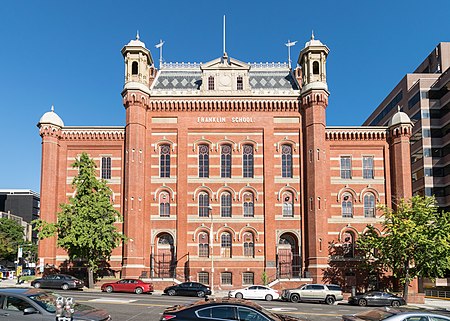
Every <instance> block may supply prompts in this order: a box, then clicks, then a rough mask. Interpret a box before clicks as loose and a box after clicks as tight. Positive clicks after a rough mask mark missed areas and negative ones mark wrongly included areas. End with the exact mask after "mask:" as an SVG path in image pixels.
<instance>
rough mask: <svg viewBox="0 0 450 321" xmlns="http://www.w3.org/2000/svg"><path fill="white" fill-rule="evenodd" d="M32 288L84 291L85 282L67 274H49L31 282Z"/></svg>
mask: <svg viewBox="0 0 450 321" xmlns="http://www.w3.org/2000/svg"><path fill="white" fill-rule="evenodd" d="M31 286H34V287H35V288H36V289H38V288H50V289H63V290H69V289H82V288H83V286H84V282H83V281H82V280H79V279H77V278H76V277H74V276H71V275H66V274H49V275H45V276H43V277H42V278H38V279H34V280H33V281H31Z"/></svg>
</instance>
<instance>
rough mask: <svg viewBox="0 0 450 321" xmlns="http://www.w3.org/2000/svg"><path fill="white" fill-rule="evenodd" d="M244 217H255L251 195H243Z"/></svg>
mask: <svg viewBox="0 0 450 321" xmlns="http://www.w3.org/2000/svg"><path fill="white" fill-rule="evenodd" d="M243 198H244V203H243V206H244V217H253V216H255V212H254V211H255V209H254V204H253V194H252V193H245V194H244V197H243Z"/></svg>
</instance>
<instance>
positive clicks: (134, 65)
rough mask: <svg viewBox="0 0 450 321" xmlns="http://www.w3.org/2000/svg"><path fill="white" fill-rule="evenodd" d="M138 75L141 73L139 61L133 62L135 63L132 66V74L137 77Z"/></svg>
mask: <svg viewBox="0 0 450 321" xmlns="http://www.w3.org/2000/svg"><path fill="white" fill-rule="evenodd" d="M138 73H139V68H138V63H137V61H133V63H132V64H131V74H132V75H137V74H138Z"/></svg>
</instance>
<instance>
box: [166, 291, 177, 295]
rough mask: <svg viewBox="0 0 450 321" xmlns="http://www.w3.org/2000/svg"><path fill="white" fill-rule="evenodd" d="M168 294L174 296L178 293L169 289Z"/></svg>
mask: <svg viewBox="0 0 450 321" xmlns="http://www.w3.org/2000/svg"><path fill="white" fill-rule="evenodd" d="M167 294H168V295H170V296H173V295H175V294H176V292H175V290H169V291H167Z"/></svg>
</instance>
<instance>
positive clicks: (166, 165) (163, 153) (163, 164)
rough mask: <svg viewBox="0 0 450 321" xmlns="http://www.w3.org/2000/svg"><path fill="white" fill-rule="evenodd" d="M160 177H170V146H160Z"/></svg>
mask: <svg viewBox="0 0 450 321" xmlns="http://www.w3.org/2000/svg"><path fill="white" fill-rule="evenodd" d="M159 177H170V146H169V145H161V146H160V147H159Z"/></svg>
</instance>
